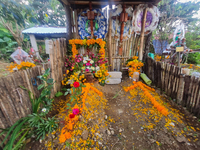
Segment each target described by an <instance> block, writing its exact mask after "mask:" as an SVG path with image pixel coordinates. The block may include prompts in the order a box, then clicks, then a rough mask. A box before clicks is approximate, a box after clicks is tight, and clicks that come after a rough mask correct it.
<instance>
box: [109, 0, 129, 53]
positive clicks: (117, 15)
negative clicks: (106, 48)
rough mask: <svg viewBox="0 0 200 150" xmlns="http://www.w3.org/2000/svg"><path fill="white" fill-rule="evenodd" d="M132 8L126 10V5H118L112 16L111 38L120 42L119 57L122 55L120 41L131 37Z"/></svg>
mask: <svg viewBox="0 0 200 150" xmlns="http://www.w3.org/2000/svg"><path fill="white" fill-rule="evenodd" d="M132 12H133V9H132V7H129V8H126V5H125V4H124V5H123V8H122V5H118V6H117V9H115V10H114V12H113V14H112V36H113V37H114V38H115V40H116V41H117V44H118V41H119V40H120V43H119V55H122V41H124V40H126V39H128V38H130V37H131V33H132V25H131V22H132V21H131V20H132V15H133V13H132Z"/></svg>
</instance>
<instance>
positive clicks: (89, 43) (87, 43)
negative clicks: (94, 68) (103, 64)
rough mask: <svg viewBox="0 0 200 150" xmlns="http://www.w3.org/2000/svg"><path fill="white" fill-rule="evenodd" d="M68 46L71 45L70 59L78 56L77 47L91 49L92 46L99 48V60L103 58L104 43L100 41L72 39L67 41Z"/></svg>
mask: <svg viewBox="0 0 200 150" xmlns="http://www.w3.org/2000/svg"><path fill="white" fill-rule="evenodd" d="M69 44H71V45H72V57H73V58H75V57H76V55H77V54H78V50H77V48H76V47H77V45H78V46H84V47H89V48H92V46H94V47H97V48H99V54H100V58H101V59H102V58H103V59H104V58H105V45H106V42H105V41H103V40H102V39H88V40H86V39H84V40H81V39H72V40H69Z"/></svg>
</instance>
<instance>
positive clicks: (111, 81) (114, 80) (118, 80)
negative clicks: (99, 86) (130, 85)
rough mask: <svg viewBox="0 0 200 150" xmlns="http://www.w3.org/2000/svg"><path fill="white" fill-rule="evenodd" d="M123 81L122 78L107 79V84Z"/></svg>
mask: <svg viewBox="0 0 200 150" xmlns="http://www.w3.org/2000/svg"><path fill="white" fill-rule="evenodd" d="M120 83H121V79H111V78H109V79H107V80H106V84H120Z"/></svg>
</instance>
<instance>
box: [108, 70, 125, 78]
mask: <svg viewBox="0 0 200 150" xmlns="http://www.w3.org/2000/svg"><path fill="white" fill-rule="evenodd" d="M108 73H109V77H108V78H109V79H121V78H122V72H119V71H111V72H108Z"/></svg>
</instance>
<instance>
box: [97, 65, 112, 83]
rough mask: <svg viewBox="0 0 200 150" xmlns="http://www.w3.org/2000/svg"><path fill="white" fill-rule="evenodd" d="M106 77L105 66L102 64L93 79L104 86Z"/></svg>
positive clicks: (107, 74)
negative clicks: (96, 79)
mask: <svg viewBox="0 0 200 150" xmlns="http://www.w3.org/2000/svg"><path fill="white" fill-rule="evenodd" d="M107 76H109V73H108V69H107V66H106V65H105V64H103V65H101V66H100V70H98V71H97V72H96V73H95V77H97V78H98V80H99V83H101V85H104V84H105V81H106V79H107Z"/></svg>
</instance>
